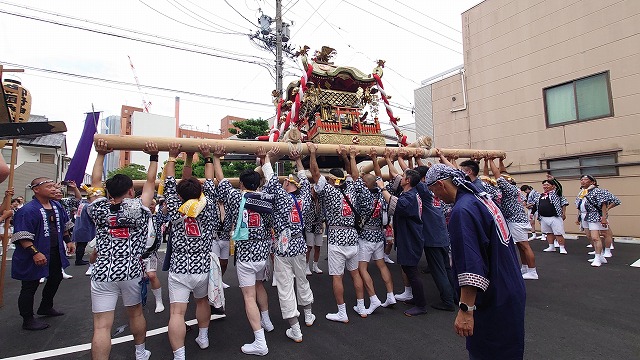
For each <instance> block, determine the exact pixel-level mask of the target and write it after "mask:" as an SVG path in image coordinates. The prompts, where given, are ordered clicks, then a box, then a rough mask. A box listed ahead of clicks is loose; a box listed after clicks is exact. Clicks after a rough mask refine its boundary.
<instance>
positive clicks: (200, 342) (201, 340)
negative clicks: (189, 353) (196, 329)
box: [196, 336, 209, 350]
mask: <svg viewBox="0 0 640 360" xmlns="http://www.w3.org/2000/svg"><path fill="white" fill-rule="evenodd" d="M196 343H198V346H200V349H202V350H204V349H206V348H208V347H209V338H208V337H204V338H201V337H200V336H196Z"/></svg>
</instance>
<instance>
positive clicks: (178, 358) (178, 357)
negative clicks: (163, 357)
mask: <svg viewBox="0 0 640 360" xmlns="http://www.w3.org/2000/svg"><path fill="white" fill-rule="evenodd" d="M185 359H186V354H185V352H184V346H183V347H181V348H179V349H177V350H176V351H174V352H173V360H185Z"/></svg>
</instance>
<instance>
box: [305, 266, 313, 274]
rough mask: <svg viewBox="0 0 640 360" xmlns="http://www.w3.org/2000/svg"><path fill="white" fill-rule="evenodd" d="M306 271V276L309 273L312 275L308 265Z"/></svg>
mask: <svg viewBox="0 0 640 360" xmlns="http://www.w3.org/2000/svg"><path fill="white" fill-rule="evenodd" d="M306 273H307V276H309V275H313V273H312V272H311V269H309V267H308V266H307V271H306Z"/></svg>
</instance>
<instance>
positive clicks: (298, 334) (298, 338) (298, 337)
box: [285, 325, 302, 343]
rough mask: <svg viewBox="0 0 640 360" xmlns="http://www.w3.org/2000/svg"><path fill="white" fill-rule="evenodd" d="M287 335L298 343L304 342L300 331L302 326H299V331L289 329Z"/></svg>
mask: <svg viewBox="0 0 640 360" xmlns="http://www.w3.org/2000/svg"><path fill="white" fill-rule="evenodd" d="M285 334H287V337H288V338H289V339H291V340H293V341H295V342H297V343H301V342H302V331H300V325H298V328H297V329H294V328H288V329H287V331H285Z"/></svg>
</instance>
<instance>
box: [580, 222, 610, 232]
mask: <svg viewBox="0 0 640 360" xmlns="http://www.w3.org/2000/svg"><path fill="white" fill-rule="evenodd" d="M585 229H589V230H602V231H607V230H608V228H606V227H604V226H602V223H599V222H588V223H587V227H585Z"/></svg>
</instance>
